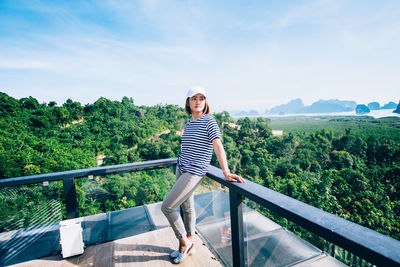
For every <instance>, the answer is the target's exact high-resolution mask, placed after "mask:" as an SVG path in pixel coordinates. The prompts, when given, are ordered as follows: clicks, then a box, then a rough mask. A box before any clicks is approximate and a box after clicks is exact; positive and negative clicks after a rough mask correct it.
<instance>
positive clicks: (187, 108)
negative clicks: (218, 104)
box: [185, 97, 210, 115]
mask: <svg viewBox="0 0 400 267" xmlns="http://www.w3.org/2000/svg"><path fill="white" fill-rule="evenodd" d="M205 101H206V103H204V109H203V114H207V115H209V114H210V105H208V101H207V98H206V99H205ZM185 111H186V113H187V114H189V115H190V114H192V110H191V109H190V97H188V98H186V104H185Z"/></svg>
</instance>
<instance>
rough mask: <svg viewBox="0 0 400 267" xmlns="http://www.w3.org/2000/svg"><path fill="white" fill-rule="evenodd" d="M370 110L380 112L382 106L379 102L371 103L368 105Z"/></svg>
mask: <svg viewBox="0 0 400 267" xmlns="http://www.w3.org/2000/svg"><path fill="white" fill-rule="evenodd" d="M368 108H369V109H370V110H379V109H381V104H379V103H378V102H371V103H368Z"/></svg>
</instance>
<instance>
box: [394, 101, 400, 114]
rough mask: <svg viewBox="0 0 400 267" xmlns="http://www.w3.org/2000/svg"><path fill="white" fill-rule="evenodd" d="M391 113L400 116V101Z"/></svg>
mask: <svg viewBox="0 0 400 267" xmlns="http://www.w3.org/2000/svg"><path fill="white" fill-rule="evenodd" d="M393 113H398V114H400V100H399V104H398V105H397V108H396V110H393Z"/></svg>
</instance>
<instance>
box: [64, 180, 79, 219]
mask: <svg viewBox="0 0 400 267" xmlns="http://www.w3.org/2000/svg"><path fill="white" fill-rule="evenodd" d="M63 186H64V200H65V207H66V209H67V219H73V218H78V217H79V213H78V200H77V199H76V189H75V179H74V178H73V177H72V178H65V179H63Z"/></svg>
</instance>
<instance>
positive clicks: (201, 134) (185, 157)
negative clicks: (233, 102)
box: [178, 115, 221, 176]
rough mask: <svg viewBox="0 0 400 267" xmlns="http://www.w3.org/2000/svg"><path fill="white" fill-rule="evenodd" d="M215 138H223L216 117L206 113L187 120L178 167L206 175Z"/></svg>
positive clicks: (184, 170)
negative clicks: (197, 117) (193, 119)
mask: <svg viewBox="0 0 400 267" xmlns="http://www.w3.org/2000/svg"><path fill="white" fill-rule="evenodd" d="M215 138H221V133H220V130H219V127H218V124H217V122H216V121H215V119H214V118H212V117H210V116H208V115H204V116H202V117H200V118H199V119H197V120H195V121H192V120H190V121H189V122H187V123H186V124H185V128H184V132H183V135H182V141H181V154H180V155H179V157H178V168H179V169H180V170H181V171H183V172H189V173H192V174H197V175H200V176H204V175H205V174H206V173H207V168H208V165H209V164H210V161H211V157H212V152H213V144H212V141H213V140H214V139H215Z"/></svg>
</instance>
